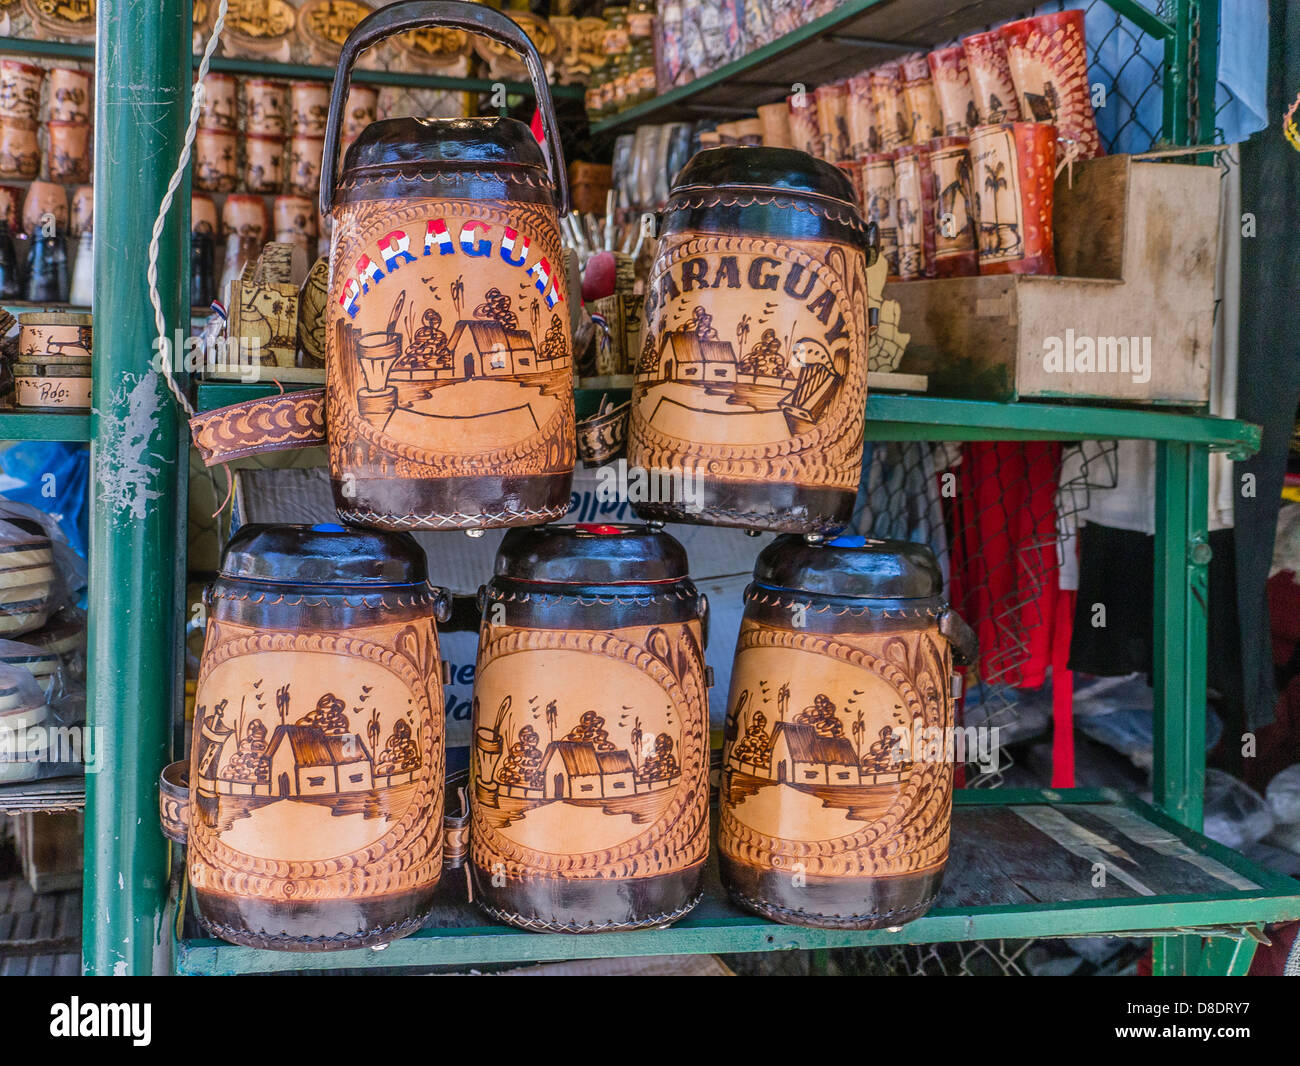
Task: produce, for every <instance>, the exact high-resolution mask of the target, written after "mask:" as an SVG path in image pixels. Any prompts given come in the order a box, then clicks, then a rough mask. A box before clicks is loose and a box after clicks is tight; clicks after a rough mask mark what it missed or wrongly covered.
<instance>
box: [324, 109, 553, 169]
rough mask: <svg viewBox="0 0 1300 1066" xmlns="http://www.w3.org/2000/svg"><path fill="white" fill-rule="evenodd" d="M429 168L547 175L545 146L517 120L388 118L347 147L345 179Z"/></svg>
mask: <svg viewBox="0 0 1300 1066" xmlns="http://www.w3.org/2000/svg"><path fill="white" fill-rule="evenodd" d="M425 163H431V164H435V165H438V166H445V167H456V166H463V165H465V164H472V165H478V166H483V165H487V166H493V167H498V166H516V167H537V168H538V169H539V170H541V171H542V174H543V176H544V175H545V173H546V157H545V156H544V155H543V154H542V148H541V145H539V144H538V143H537V138H535V137H534V136H533V132H532V130H530V129H529V128H528V127H527V126H525V125H524V124H523V123H522V122H520V121H519V120H518V119H513V118H496V117H486V118H456V119H445V118H386V119H381V120H380V121H378V122H372V123H370V125H368V126H367V127H366V128H365V129H363V130H362V131H361V133H360V134H359V135H358V136H357V139H356V140H355V141H354V142H353V143H352V145H351V146H350V147H349V148H348V151H347V156H346V157H345V158H344V161H343V175H342V179H343V180H344V181H347V179H348V177H349V174H350V173H351V172H353V171H356V170H359V169H366V168H370V167H391V166H401V165H404V164H425Z"/></svg>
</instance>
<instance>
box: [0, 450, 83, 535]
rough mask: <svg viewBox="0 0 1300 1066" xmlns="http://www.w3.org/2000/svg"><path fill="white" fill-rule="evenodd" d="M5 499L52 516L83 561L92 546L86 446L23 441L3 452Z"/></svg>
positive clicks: (0, 467)
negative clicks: (88, 545) (5, 479)
mask: <svg viewBox="0 0 1300 1066" xmlns="http://www.w3.org/2000/svg"><path fill="white" fill-rule="evenodd" d="M0 471H3V472H4V473H5V474H6V475H7V476H8V481H7V484H6V486H5V490H4V495H5V497H6V498H8V499H11V500H16V501H17V502H19V503H25V504H28V505H29V506H31V507H35V508H36V509H37V510H38V511H44V512H45V513H46V514H49V515H53V516H54V518H55V519H56V520H57V521H58V523H59V528H60V529H61V530H63V534H64V536H66V537H67V538H68V543H69V544H71V545H72V548H73V550H74V551H76V553H77V554H78V555H80V556H81V557H82V558H83V559H84V558H85V556H86V545H87V543H88V542H89V539H90V535H89V521H90V516H89V511H88V506H87V504H88V501H89V488H90V449H89V448H87V447H86V446H85V445H84V444H62V443H56V442H53V441H24V442H21V443H18V444H13V445H10V446H9V447H8V448H6V449H4V451H0Z"/></svg>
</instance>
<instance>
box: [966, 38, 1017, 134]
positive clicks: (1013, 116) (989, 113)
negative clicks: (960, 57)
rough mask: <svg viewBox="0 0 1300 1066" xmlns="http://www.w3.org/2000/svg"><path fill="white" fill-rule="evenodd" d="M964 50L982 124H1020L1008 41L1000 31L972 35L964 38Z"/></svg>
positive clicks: (972, 90)
mask: <svg viewBox="0 0 1300 1066" xmlns="http://www.w3.org/2000/svg"><path fill="white" fill-rule="evenodd" d="M961 47H962V51H963V52H964V53H965V55H966V69H967V70H968V71H969V72H970V84H971V92H972V94H973V95H974V97H975V110H976V111H977V112H978V114H979V120H980V122H981V123H982V124H984V125H996V124H997V123H999V122H1018V121H1019V120H1020V117H1021V116H1020V100H1019V98H1018V97H1017V96H1016V87H1015V83H1014V82H1013V81H1012V80H1011V65H1010V63H1009V62H1008V60H1007V42H1006V40H1005V39H1004V38H1003V36H1002V34H1001V32H1000V31H998V30H989V31H988V32H987V33H973V34H971V35H970V36H969V37H963V38H962V39H961Z"/></svg>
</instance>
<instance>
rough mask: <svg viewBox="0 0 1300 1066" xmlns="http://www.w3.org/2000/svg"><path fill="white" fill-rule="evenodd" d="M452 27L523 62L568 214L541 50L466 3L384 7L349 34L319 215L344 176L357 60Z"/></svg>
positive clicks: (427, 1) (423, 0)
mask: <svg viewBox="0 0 1300 1066" xmlns="http://www.w3.org/2000/svg"><path fill="white" fill-rule="evenodd" d="M443 26H446V27H451V28H452V29H457V30H464V31H465V32H466V33H476V34H479V35H480V36H482V37H488V38H491V39H492V40H494V41H496V42H497V43H498V44H503V45H505V46H506V47H507V48H509V49H511V50H512V51H514V52H517V53H518V54H519V55H521V56H522V57H523V59H524V63H525V65H526V66H527V67H528V78H529V80H530V81H531V82H532V83H533V93H534V95H535V96H536V97H537V107H538V109H539V110H540V111H541V113H542V127H543V131H544V133H545V136H546V169H547V172H548V173H549V174H550V176H551V184H552V185H553V186H554V187H555V206H556V209H557V210H558V211H559V213H560V215H561V216H564V215H567V214H568V213H569V178H568V175H567V174H566V173H565V171H564V153H563V152H562V151H561V150H560V135H559V126H558V124H557V123H556V121H555V105H554V104H553V103H552V102H551V91H550V89H549V88H548V87H547V84H546V68H545V67H543V66H542V58H541V56H539V55H538V54H537V48H536V47H535V46H534V45H533V42H532V41H530V40H529V39H528V35H527V34H526V33H524V31H523V30H521V29H520V28H519V24H518V23H517V22H515V21H514V20H513V19H511V18H508V17H507V16H505V15H503V14H502V13H501V12H500V11H497V10H495V9H494V8H490V7H485V6H483V5H482V4H470V3H465V2H464V0H400V2H398V3H396V4H389V5H388V6H387V7H381V8H380V9H379V10H378V11H376V12H374V13H373V14H371V15H367V16H366V17H365V18H364V19H362V20H361V21H360V22H359V23H357V25H356V27H355V28H354V29H353V31H352V32H351V33H349V34H348V39H347V40H346V41H344V42H343V51H342V53H341V54H340V55H339V65H338V72H337V74H336V76H335V78H334V88H333V90H332V91H331V93H330V114H329V121H328V123H327V124H326V126H325V154H324V157H323V158H322V160H321V177H320V212H321V214H322V215H325V216H328V215H329V213H330V208H331V207H332V206H333V203H334V191H335V186H336V184H337V181H338V172H339V158H338V155H339V131H340V128H341V126H342V122H343V108H344V106H345V105H346V103H347V95H348V86H349V84H350V82H351V80H352V66H353V64H354V63H356V61H357V56H358V55H359V54H360V53H361V52H364V51H365V50H366V49H367V48H369V47H371V46H372V45H376V44H379V43H380V42H381V41H384V40H387V39H388V38H389V37H392V36H393V35H394V34H397V33H403V32H405V31H406V30H421V29H431V28H434V27H443Z"/></svg>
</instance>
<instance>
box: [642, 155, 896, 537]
mask: <svg viewBox="0 0 1300 1066" xmlns="http://www.w3.org/2000/svg"><path fill="white" fill-rule="evenodd" d="M876 254H877V242H876V236H875V227H874V226H873V225H868V224H867V223H864V222H863V220H862V217H861V216H860V215H859V213H858V207H857V197H856V194H855V193H854V191H853V186H852V184H851V183H850V182H849V179H848V178H847V177H845V175H844V174H843V173H842V172H841V171H840V170H839V169H837V168H836V167H835V166H833V165H831V164H830V163H826V162H823V161H822V160H819V159H814V158H813V157H812V156H810V155H807V154H806V153H804V152H799V151H796V150H794V149H792V148H765V147H753V146H728V147H721V148H711V149H706V150H704V151H701V152H698V153H697V154H696V155H695V156H694V157H693V158H692V159H691V160H690V162H689V163H687V164H686V166H685V167H684V168H683V169H682V171H681V173H680V174H679V175H678V176H677V181H676V183H675V184H674V186H673V189H672V193H671V195H670V196H669V198H668V203H667V206H666V207H665V208H664V211H663V214H662V227H661V232H660V238H659V244H658V246H657V249H656V252H655V259H654V265H653V267H652V269H651V275H650V280H649V283H648V287H647V291H646V303H645V309H646V310H645V314H646V328H645V342H644V345H643V348H642V350H641V353H640V357H639V359H638V361H637V366H636V378H635V384H634V387H633V390H632V417H631V429H630V434H629V443H628V466H629V467H636V468H639V469H641V470H644V471H646V472H647V473H648V474H650V475H652V481H651V482H650V483H651V484H653V485H654V486H655V492H654V496H653V498H652V499H648V500H641V501H635V500H634V501H633V507H634V509H635V511H636V513H637V514H638V515H640V516H641V517H643V518H650V519H661V520H667V521H674V522H700V523H704V524H708V525H721V526H742V527H746V528H750V529H771V530H779V531H783V532H791V533H827V532H833V531H836V530H838V529H839V528H841V527H842V526H843V525H844V523H845V522H847V521H848V519H849V516H850V513H851V511H852V506H853V500H854V497H855V495H856V493H857V487H858V479H859V477H860V474H861V470H860V468H861V465H862V433H863V422H864V413H865V403H866V396H867V354H868V340H869V326H868V313H867V305H868V293H867V268H868V267H869V266H870V265H871V263H872V262H874V260H875V256H876Z"/></svg>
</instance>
